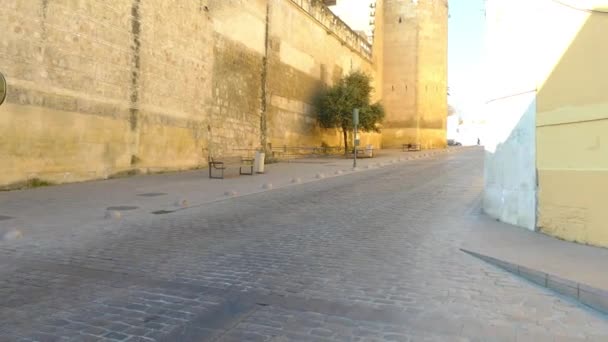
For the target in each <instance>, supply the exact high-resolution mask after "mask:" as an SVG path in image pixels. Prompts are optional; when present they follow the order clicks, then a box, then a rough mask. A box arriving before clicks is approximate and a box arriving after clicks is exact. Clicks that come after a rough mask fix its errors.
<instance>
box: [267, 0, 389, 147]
mask: <svg viewBox="0 0 608 342" xmlns="http://www.w3.org/2000/svg"><path fill="white" fill-rule="evenodd" d="M269 4H270V8H269V22H270V30H269V35H268V39H269V41H268V67H267V72H268V84H267V86H268V87H267V99H268V101H269V102H268V116H267V120H268V122H267V127H268V143H270V144H271V146H273V147H280V146H320V145H321V143H325V144H328V145H330V146H339V145H340V144H341V137H342V135H341V134H340V132H338V131H336V130H322V129H320V128H319V127H318V126H317V125H316V124H315V113H314V107H313V104H314V102H313V100H314V99H315V97H316V96H317V95H318V94H319V93H320V92H321V91H322V90H323V87H324V86H325V85H330V84H333V83H334V82H335V81H336V80H338V79H339V78H340V77H341V76H343V75H345V74H347V73H349V72H351V71H355V70H361V71H364V72H366V73H368V74H370V75H371V76H372V77H374V76H375V75H374V69H373V64H372V60H371V46H370V44H369V43H368V42H367V41H366V40H365V39H363V38H361V37H360V36H359V35H357V34H356V33H354V32H353V31H352V30H350V28H348V26H346V24H344V23H342V22H341V21H340V20H339V19H338V18H337V17H335V16H334V15H333V13H331V11H330V10H329V9H327V7H325V6H324V5H323V4H322V3H321V1H317V0H289V1H284V0H271V1H270V3H269ZM361 143H362V144H364V145H365V144H368V143H371V144H374V145H375V146H376V147H379V146H380V139H379V135H378V134H366V135H364V136H363V137H362V142H361Z"/></svg>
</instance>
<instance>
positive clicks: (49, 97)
mask: <svg viewBox="0 0 608 342" xmlns="http://www.w3.org/2000/svg"><path fill="white" fill-rule="evenodd" d="M381 3H382V2H381V1H380V2H379V3H378V5H379V7H381ZM379 24H380V23H379ZM0 25H1V27H4V28H6V30H5V32H4V33H3V34H2V36H0V71H2V73H3V74H5V75H6V76H7V80H8V84H9V94H8V98H7V102H6V103H5V104H4V105H3V106H2V107H1V108H0V161H1V162H0V188H11V187H15V186H18V185H19V184H21V183H24V182H26V181H28V180H31V179H35V178H37V179H42V180H45V181H49V182H53V183H65V182H76V181H84V180H90V179H101V178H107V177H110V176H112V175H116V174H123V173H136V172H156V171H168V170H182V169H191V168H197V167H200V166H204V165H206V161H207V158H208V156H209V155H216V156H219V155H229V154H249V153H252V151H253V150H254V149H258V148H268V147H273V146H284V145H287V146H320V145H321V144H322V143H325V144H328V145H334V146H335V145H339V144H341V139H340V133H339V132H337V131H334V130H323V129H320V128H319V127H318V125H317V124H316V120H315V111H314V99H315V96H316V95H318V93H319V91H320V90H322V89H323V87H324V86H325V85H330V84H332V83H334V82H335V81H336V80H337V79H339V78H340V77H341V76H343V75H344V74H346V73H348V72H350V71H353V70H362V71H365V72H367V73H369V74H370V75H371V76H372V77H373V78H374V80H375V84H374V85H375V88H376V90H377V91H376V94H375V99H376V100H379V99H382V93H383V91H384V89H383V88H386V87H383V86H382V83H381V81H382V75H378V70H381V64H382V63H383V59H382V58H381V57H382V56H381V55H382V53H383V51H381V50H374V56H372V47H371V45H370V44H369V43H368V42H367V41H366V40H365V38H362V37H360V36H359V35H358V34H357V33H355V32H354V31H353V30H351V29H350V28H349V27H348V26H347V25H346V24H345V23H344V22H342V21H341V20H340V19H339V18H337V17H336V16H335V15H333V13H332V12H331V11H330V10H329V9H328V8H327V7H326V6H325V5H324V4H323V2H322V1H320V0H248V1H244V0H197V1H194V0H188V1H177V0H173V1H162V0H146V1H142V0H116V1H112V2H107V1H101V0H90V1H80V2H79V1H68V0H55V1H46V0H40V1H34V0H32V1H9V2H7V4H4V5H3V6H2V8H0ZM377 35H378V37H383V35H382V33H381V32H377ZM378 45H379V46H382V44H380V43H379V44H378ZM370 143H371V144H374V145H375V146H377V147H381V144H382V141H381V135H380V134H366V135H364V136H363V137H362V144H370Z"/></svg>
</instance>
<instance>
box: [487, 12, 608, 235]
mask: <svg viewBox="0 0 608 342" xmlns="http://www.w3.org/2000/svg"><path fill="white" fill-rule="evenodd" d="M607 10H608V1H606V0H603V1H602V0H599V1H567V0H562V1H557V0H489V1H488V6H487V18H488V42H487V65H486V67H487V72H486V75H487V76H488V78H487V80H486V82H487V89H488V93H487V94H486V97H487V99H488V105H487V107H486V112H487V118H488V123H489V129H487V130H486V134H485V138H484V140H485V144H486V167H485V176H486V179H485V182H486V191H485V196H484V208H485V210H486V212H487V213H488V214H490V215H492V216H494V217H497V218H500V219H501V220H503V221H505V222H508V223H512V224H516V225H519V226H523V227H526V228H529V229H534V228H537V229H539V230H542V231H544V232H546V233H549V234H553V235H556V236H558V237H560V238H564V239H567V240H572V241H578V242H584V243H590V244H595V245H602V246H608V226H607V225H606V223H608V212H607V211H606V210H603V206H604V205H605V204H606V203H607V202H608V195H607V194H608V146H607V145H606V144H605V142H604V140H607V139H608V92H607V91H606V89H608V63H607V62H606V61H608V44H606V43H605V42H606V37H605V35H606V33H607V32H608V13H606V11H607ZM602 142H604V144H602Z"/></svg>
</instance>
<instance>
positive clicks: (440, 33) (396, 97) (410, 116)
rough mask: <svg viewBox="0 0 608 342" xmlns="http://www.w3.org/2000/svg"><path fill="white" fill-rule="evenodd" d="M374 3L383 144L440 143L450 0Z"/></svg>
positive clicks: (425, 145)
mask: <svg viewBox="0 0 608 342" xmlns="http://www.w3.org/2000/svg"><path fill="white" fill-rule="evenodd" d="M376 6H377V8H378V12H377V13H376V42H375V45H376V51H375V53H376V54H379V55H380V56H379V57H378V58H377V63H379V64H380V65H379V67H378V72H380V73H381V75H382V76H381V82H380V83H381V87H382V102H383V103H384V106H385V107H386V119H385V122H384V124H383V130H382V145H383V148H395V147H401V146H402V144H409V143H412V144H416V143H417V144H420V145H421V146H422V148H436V147H444V146H445V145H446V119H447V67H448V59H447V51H448V2H447V0H378V1H377V5H376ZM378 43H381V44H378ZM377 65H378V64H377Z"/></svg>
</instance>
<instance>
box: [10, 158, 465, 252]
mask: <svg viewBox="0 0 608 342" xmlns="http://www.w3.org/2000/svg"><path fill="white" fill-rule="evenodd" d="M457 150H459V149H458V148H454V149H453V148H450V149H446V150H426V151H419V152H402V151H400V150H381V151H379V153H378V156H377V157H374V158H371V159H359V160H358V168H357V169H356V170H353V169H352V159H345V158H340V157H335V158H303V159H296V160H291V161H289V162H281V163H277V164H270V165H266V173H265V174H256V175H254V176H247V175H243V176H240V177H234V178H226V179H223V180H220V179H209V178H208V169H201V170H196V171H186V172H175V173H166V174H156V175H144V176H134V177H128V178H120V179H109V180H100V181H91V182H84V183H73V184H64V185H57V186H51V187H44V188H36V189H29V190H19V191H7V192H0V243H10V242H8V241H16V240H22V239H23V240H29V241H30V243H32V244H36V245H38V244H45V243H47V242H45V241H46V240H51V239H45V237H50V236H52V237H59V236H64V237H66V238H69V236H73V235H74V234H77V235H82V234H86V233H87V232H90V233H93V234H94V233H95V232H98V231H99V230H100V229H102V230H103V229H109V228H112V227H116V226H117V225H120V222H124V221H126V220H129V221H134V222H140V221H141V220H142V219H150V218H153V217H154V216H155V215H154V213H165V212H172V211H175V210H179V209H183V208H188V207H196V206H200V205H203V204H205V203H210V202H214V201H218V200H225V199H227V198H230V197H235V196H242V195H247V194H252V193H258V192H262V191H268V190H271V189H276V188H282V187H288V186H292V185H297V184H301V183H307V182H312V181H318V180H321V179H323V178H326V177H336V176H341V175H345V174H350V173H352V172H365V171H366V170H369V169H374V168H378V167H381V166H383V165H392V164H394V163H407V162H414V161H415V160H420V159H424V158H429V157H431V156H433V155H438V154H443V153H448V152H450V151H457ZM58 235H59V236H58ZM47 244H48V243H47ZM34 247H35V246H34Z"/></svg>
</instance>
